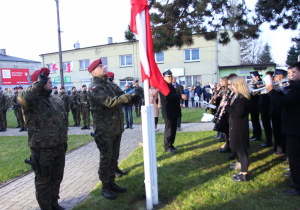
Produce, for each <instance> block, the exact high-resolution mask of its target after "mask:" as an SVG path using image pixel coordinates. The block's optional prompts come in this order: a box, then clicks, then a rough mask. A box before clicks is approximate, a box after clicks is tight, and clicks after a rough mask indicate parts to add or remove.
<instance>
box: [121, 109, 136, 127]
mask: <svg viewBox="0 0 300 210" xmlns="http://www.w3.org/2000/svg"><path fill="white" fill-rule="evenodd" d="M122 107H123V111H124V115H125V120H126V125H127V126H132V123H133V116H132V106H122ZM128 114H129V120H130V121H128Z"/></svg>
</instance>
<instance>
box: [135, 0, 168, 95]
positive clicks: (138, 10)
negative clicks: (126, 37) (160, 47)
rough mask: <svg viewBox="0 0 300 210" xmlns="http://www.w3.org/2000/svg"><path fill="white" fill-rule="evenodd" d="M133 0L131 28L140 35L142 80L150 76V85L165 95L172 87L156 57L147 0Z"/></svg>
mask: <svg viewBox="0 0 300 210" xmlns="http://www.w3.org/2000/svg"><path fill="white" fill-rule="evenodd" d="M130 1H131V23H130V28H131V30H132V31H133V32H134V33H136V34H137V35H138V37H139V49H140V60H141V70H142V80H143V82H144V80H145V79H147V78H149V85H151V86H153V87H156V88H157V89H159V91H160V92H161V93H162V94H164V95H165V96H166V95H168V94H169V92H170V89H169V87H168V85H167V83H166V82H165V80H164V78H163V77H162V75H161V73H160V71H159V68H158V66H157V64H156V62H155V59H154V52H153V41H152V32H151V25H150V15H149V7H148V3H147V0H130Z"/></svg>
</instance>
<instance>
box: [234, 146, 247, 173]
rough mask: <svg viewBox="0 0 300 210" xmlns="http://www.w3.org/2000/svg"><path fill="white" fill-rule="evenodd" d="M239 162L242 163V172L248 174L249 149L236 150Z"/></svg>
mask: <svg viewBox="0 0 300 210" xmlns="http://www.w3.org/2000/svg"><path fill="white" fill-rule="evenodd" d="M236 153H237V157H238V161H239V162H240V163H241V167H242V169H241V172H248V166H249V158H248V151H247V149H237V150H236Z"/></svg>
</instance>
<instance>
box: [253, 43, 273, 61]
mask: <svg viewBox="0 0 300 210" xmlns="http://www.w3.org/2000/svg"><path fill="white" fill-rule="evenodd" d="M272 60H273V59H272V55H271V47H270V46H269V44H268V43H266V44H265V46H264V49H263V50H262V52H261V54H260V55H259V57H258V61H257V63H259V64H263V63H271V62H272Z"/></svg>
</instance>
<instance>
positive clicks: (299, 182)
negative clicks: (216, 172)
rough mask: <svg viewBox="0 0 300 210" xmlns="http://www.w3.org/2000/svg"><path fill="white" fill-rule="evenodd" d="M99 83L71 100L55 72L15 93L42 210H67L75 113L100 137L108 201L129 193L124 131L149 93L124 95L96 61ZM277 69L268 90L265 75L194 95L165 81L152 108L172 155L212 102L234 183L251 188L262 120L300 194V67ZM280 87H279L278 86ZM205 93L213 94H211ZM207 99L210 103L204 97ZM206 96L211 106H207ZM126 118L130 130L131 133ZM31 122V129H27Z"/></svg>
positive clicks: (41, 74)
mask: <svg viewBox="0 0 300 210" xmlns="http://www.w3.org/2000/svg"><path fill="white" fill-rule="evenodd" d="M88 71H89V73H90V74H91V75H92V78H93V79H92V83H91V84H90V85H89V87H87V86H86V85H82V91H81V92H80V93H78V92H77V90H76V87H73V88H72V93H71V94H70V95H68V94H66V92H65V88H64V87H61V88H60V92H59V93H58V91H57V87H53V88H52V82H51V79H50V77H49V73H50V71H49V69H47V68H41V69H40V70H37V71H35V72H34V73H33V74H32V76H31V80H32V82H33V84H32V85H31V86H30V87H28V88H26V89H25V90H22V88H21V87H16V88H14V90H15V95H14V97H13V100H12V101H13V109H14V111H15V115H16V117H17V121H18V124H19V127H20V128H21V129H20V131H24V130H28V146H29V148H30V151H31V156H30V161H29V162H28V163H29V164H30V165H31V166H32V169H33V171H34V173H35V186H36V198H37V200H38V203H39V205H40V207H41V209H47V208H49V206H51V207H52V209H63V208H62V207H61V206H60V205H59V204H58V199H59V189H60V183H61V181H62V179H63V173H64V164H65V154H66V150H67V147H68V143H67V141H68V135H67V132H68V131H67V130H68V126H69V121H68V118H69V111H70V110H71V111H72V115H73V119H74V123H75V124H74V126H80V122H81V117H82V119H83V127H82V128H81V129H90V122H91V120H90V112H91V113H92V117H93V132H92V133H91V135H92V136H93V138H94V139H95V142H96V145H97V147H98V149H99V151H100V160H99V170H98V174H99V179H100V180H101V181H102V195H103V196H104V197H105V198H107V199H115V198H116V194H115V192H119V193H124V192H126V190H127V189H126V188H124V187H121V186H118V185H117V184H116V183H115V178H116V177H118V176H117V174H119V175H120V176H122V175H124V174H127V172H126V171H124V170H121V169H119V168H118V158H119V150H120V141H121V137H122V133H123V131H124V129H127V128H129V129H132V128H133V127H132V126H133V117H132V107H133V105H134V107H135V110H136V116H137V117H139V116H140V114H141V112H140V108H141V104H142V101H143V97H144V96H143V88H142V87H140V86H139V83H138V80H136V81H135V82H134V83H132V84H131V85H130V84H126V85H125V89H124V90H122V89H120V87H119V86H117V85H116V84H114V74H113V73H112V72H106V69H105V66H104V65H103V64H102V61H101V59H98V60H95V61H94V62H93V63H92V64H91V65H90V66H89V68H88ZM288 72H289V73H288V80H285V76H286V71H283V70H280V69H276V70H275V72H270V71H268V72H267V73H266V74H267V77H266V78H267V79H265V84H263V82H262V78H261V75H260V74H259V72H258V71H254V72H250V75H251V77H252V82H251V83H249V84H247V81H246V80H245V78H244V77H240V76H237V75H235V74H230V75H228V76H226V77H222V78H220V84H214V87H211V85H210V84H206V85H205V86H204V87H203V88H202V87H201V86H200V83H197V85H196V87H194V86H191V88H190V89H188V88H187V87H186V86H185V87H183V86H182V85H180V84H179V83H178V82H177V78H176V77H174V76H173V74H172V71H171V70H167V71H165V72H164V73H163V78H164V80H165V82H166V84H167V87H168V88H169V93H168V95H164V94H162V93H161V92H160V91H159V90H158V89H157V88H155V87H152V86H150V103H151V104H153V105H154V110H155V111H154V118H155V130H156V131H157V130H158V128H157V124H158V117H159V109H161V112H162V118H163V119H164V122H165V130H164V149H165V151H166V152H168V153H176V152H177V151H178V148H176V147H175V146H174V144H175V138H176V131H177V130H181V116H182V113H181V108H182V107H189V100H190V101H191V107H198V106H200V101H202V99H203V100H205V101H206V102H207V103H209V104H214V105H215V109H213V108H211V109H210V111H211V113H212V114H213V115H214V119H213V122H214V123H215V127H214V130H215V131H217V136H216V137H217V138H218V139H219V141H225V143H224V145H222V147H221V148H220V149H219V150H218V151H219V152H220V153H229V152H232V154H231V155H230V156H229V157H228V158H229V159H231V160H233V159H237V161H236V162H235V163H233V164H231V165H230V169H240V170H241V171H240V172H239V173H236V174H232V179H233V180H234V181H238V182H243V181H248V180H249V179H250V178H249V175H248V167H249V164H250V162H249V155H248V148H249V145H250V144H249V142H250V140H252V141H261V140H262V138H261V133H262V130H261V126H260V118H259V114H261V121H262V125H263V128H264V132H265V136H266V142H264V143H262V144H260V146H261V147H272V146H273V143H272V135H273V136H274V147H273V148H272V150H273V151H274V154H275V155H278V156H280V157H281V158H282V159H286V157H287V159H288V161H289V171H290V173H289V174H285V175H289V176H291V177H292V180H293V183H289V184H288V185H289V186H290V187H292V188H291V189H290V190H287V191H286V193H289V194H291V195H299V194H300V136H299V134H298V132H297V126H298V125H299V122H300V109H299V105H300V85H299V81H300V63H295V64H294V65H293V66H291V68H290V69H289V71H288ZM274 84H275V85H274ZM204 93H205V94H204ZM204 95H205V96H204ZM202 96H203V98H202ZM0 104H1V106H0V111H1V112H0V117H1V120H2V121H1V131H6V123H4V121H3V119H5V114H6V110H7V109H8V107H9V106H8V103H7V97H6V96H5V95H4V94H3V93H2V91H0ZM124 114H125V121H126V125H124ZM249 114H250V116H251V123H252V125H253V136H252V137H250V138H249V119H248V117H249ZM22 120H23V121H22Z"/></svg>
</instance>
